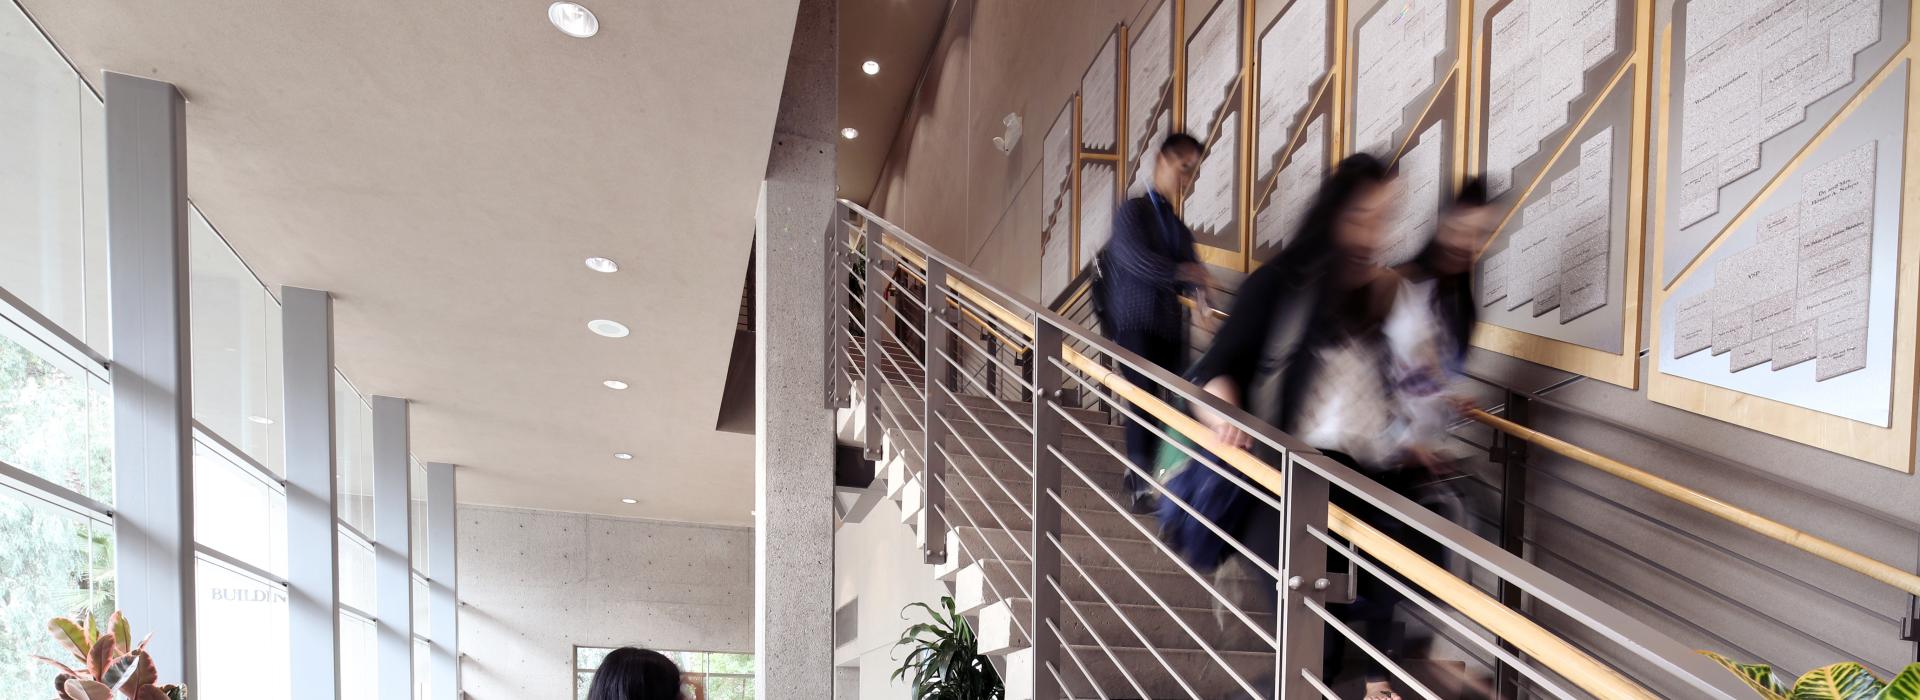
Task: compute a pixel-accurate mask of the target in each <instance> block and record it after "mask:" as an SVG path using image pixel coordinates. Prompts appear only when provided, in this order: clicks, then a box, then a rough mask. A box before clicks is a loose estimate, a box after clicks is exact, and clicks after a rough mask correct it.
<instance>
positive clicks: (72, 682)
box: [65, 678, 113, 700]
mask: <svg viewBox="0 0 1920 700" xmlns="http://www.w3.org/2000/svg"><path fill="white" fill-rule="evenodd" d="M65 690H66V691H67V700H113V689H112V688H108V687H107V685H106V684H105V683H101V682H100V681H96V680H90V679H86V678H73V679H69V680H68V681H67V687H66V688H65Z"/></svg>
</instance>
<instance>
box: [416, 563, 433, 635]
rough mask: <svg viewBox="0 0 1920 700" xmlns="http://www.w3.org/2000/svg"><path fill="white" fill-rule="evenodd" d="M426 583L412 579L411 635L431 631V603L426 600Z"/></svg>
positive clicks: (422, 580)
mask: <svg viewBox="0 0 1920 700" xmlns="http://www.w3.org/2000/svg"><path fill="white" fill-rule="evenodd" d="M427 591H428V587H427V581H426V579H423V578H420V577H419V576H415V577H413V633H414V634H421V635H424V634H427V633H428V632H430V631H432V629H433V624H432V623H433V604H432V603H433V601H431V600H429V599H428V598H427Z"/></svg>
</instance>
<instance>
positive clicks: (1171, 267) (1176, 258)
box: [1100, 192, 1200, 338]
mask: <svg viewBox="0 0 1920 700" xmlns="http://www.w3.org/2000/svg"><path fill="white" fill-rule="evenodd" d="M1199 259H1200V258H1199V255H1198V254H1197V253H1196V252H1195V251H1194V247H1193V232H1192V231H1190V230H1188V229H1187V225H1186V223H1185V222H1182V221H1181V220H1180V215H1179V214H1176V213H1174V211H1173V205H1172V203H1170V202H1168V201H1167V199H1166V198H1165V197H1162V196H1160V195H1159V194H1157V193H1152V192H1149V193H1148V194H1147V195H1145V196H1141V197H1134V198H1132V199H1129V200H1127V201H1126V202H1124V203H1122V204H1121V205H1120V208H1119V210H1117V211H1116V212H1114V217H1113V235H1112V236H1111V237H1109V238H1108V239H1107V245H1106V247H1105V248H1104V249H1102V250H1101V251H1100V278H1101V283H1102V286H1103V287H1104V289H1102V290H1100V291H1101V293H1102V295H1103V297H1104V299H1103V301H1104V304H1105V307H1106V310H1105V311H1104V312H1103V317H1102V318H1101V319H1100V321H1101V323H1103V324H1106V325H1107V326H1108V328H1109V331H1108V332H1109V333H1115V332H1119V331H1140V332H1143V333H1148V334H1151V335H1155V336H1159V337H1163V338H1177V337H1179V336H1180V334H1181V332H1182V331H1184V330H1186V316H1185V311H1184V310H1183V309H1181V308H1180V294H1181V293H1182V292H1185V291H1187V289H1188V288H1189V287H1190V286H1191V285H1189V284H1187V283H1185V282H1182V281H1180V280H1179V279H1177V278H1176V277H1175V273H1176V271H1177V270H1178V269H1179V266H1180V265H1182V264H1184V263H1191V262H1198V261H1199Z"/></svg>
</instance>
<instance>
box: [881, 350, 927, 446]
mask: <svg viewBox="0 0 1920 700" xmlns="http://www.w3.org/2000/svg"><path fill="white" fill-rule="evenodd" d="M880 359H882V360H886V361H887V364H889V365H893V371H894V372H897V373H899V375H900V379H901V382H888V381H882V382H881V383H882V384H884V385H885V386H886V387H887V388H888V389H890V390H892V391H893V397H894V398H896V399H899V400H900V405H902V406H906V405H907V399H906V398H905V397H903V396H901V395H900V390H899V389H895V388H894V386H893V385H894V384H896V383H905V384H906V385H907V389H908V390H909V391H912V392H913V393H914V394H915V395H916V396H919V397H920V402H921V403H926V400H927V392H925V391H922V390H921V389H920V387H917V386H914V385H913V382H912V381H909V378H910V377H911V376H912V375H909V374H907V370H906V368H904V367H901V366H900V363H899V362H898V361H896V360H894V359H893V353H891V352H886V351H885V350H884V349H882V352H881V353H880ZM867 363H868V364H873V358H867ZM875 369H879V367H878V366H877V365H876V366H875ZM883 371H884V370H883ZM925 373H926V370H925V369H924V368H923V369H922V370H921V374H923V375H924V374H925ZM876 374H880V373H876ZM880 376H881V378H882V379H885V375H884V374H880ZM913 422H915V423H920V419H919V418H917V417H916V418H914V421H913ZM920 426H921V428H922V429H925V428H926V424H925V423H921V424H920Z"/></svg>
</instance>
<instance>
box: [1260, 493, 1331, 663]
mask: <svg viewBox="0 0 1920 700" xmlns="http://www.w3.org/2000/svg"><path fill="white" fill-rule="evenodd" d="M1286 489H1287V490H1286V494H1287V497H1286V498H1285V499H1284V500H1283V501H1282V504H1283V505H1284V508H1283V510H1282V513H1281V517H1280V521H1281V525H1280V527H1281V529H1280V548H1281V549H1280V562H1281V563H1280V580H1278V581H1275V582H1274V584H1275V585H1276V586H1278V587H1279V589H1280V590H1279V596H1278V598H1279V601H1280V609H1279V611H1278V612H1277V613H1276V615H1275V618H1276V619H1277V622H1278V624H1279V625H1280V629H1279V631H1278V634H1276V635H1274V639H1277V640H1280V657H1279V665H1278V667H1277V668H1276V672H1275V674H1274V676H1275V677H1274V693H1275V695H1274V697H1282V698H1312V697H1320V694H1319V691H1317V690H1315V689H1314V688H1313V686H1312V685H1310V684H1308V683H1307V680H1306V678H1305V677H1304V676H1302V674H1303V673H1312V674H1313V675H1314V676H1316V677H1318V676H1320V675H1321V674H1322V673H1323V672H1324V671H1323V670H1322V668H1321V650H1322V648H1323V646H1324V645H1325V643H1326V640H1325V638H1324V637H1325V635H1326V631H1327V628H1326V624H1325V623H1324V622H1323V621H1321V619H1320V617H1319V616H1318V615H1315V614H1314V613H1313V611H1311V610H1308V609H1307V607H1306V605H1305V603H1303V602H1302V601H1305V600H1307V599H1312V600H1314V601H1315V602H1321V603H1324V602H1325V601H1326V599H1327V590H1328V589H1330V588H1331V587H1332V585H1331V581H1330V580H1329V579H1328V577H1327V546H1326V544H1324V543H1322V542H1321V541H1320V540H1318V539H1316V538H1315V537H1314V536H1313V535H1312V534H1311V533H1309V532H1308V529H1309V528H1312V529H1317V530H1320V531H1321V532H1326V531H1327V489H1328V487H1327V480H1326V477H1323V476H1321V475H1320V474H1318V473H1316V472H1314V471H1313V469H1311V468H1310V467H1308V466H1306V464H1305V463H1304V462H1303V461H1302V460H1301V459H1300V458H1299V457H1298V456H1296V455H1287V467H1286Z"/></svg>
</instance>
